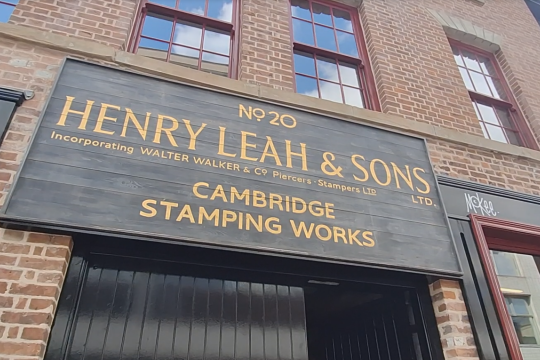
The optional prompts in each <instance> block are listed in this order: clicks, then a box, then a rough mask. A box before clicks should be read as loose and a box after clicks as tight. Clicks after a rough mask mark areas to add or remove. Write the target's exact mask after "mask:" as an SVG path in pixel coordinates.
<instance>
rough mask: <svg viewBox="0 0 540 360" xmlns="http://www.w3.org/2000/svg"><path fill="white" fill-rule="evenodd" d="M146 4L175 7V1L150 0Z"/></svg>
mask: <svg viewBox="0 0 540 360" xmlns="http://www.w3.org/2000/svg"><path fill="white" fill-rule="evenodd" d="M148 2H151V3H152V4H159V5H165V6H169V7H172V8H174V7H176V0H150V1H148Z"/></svg>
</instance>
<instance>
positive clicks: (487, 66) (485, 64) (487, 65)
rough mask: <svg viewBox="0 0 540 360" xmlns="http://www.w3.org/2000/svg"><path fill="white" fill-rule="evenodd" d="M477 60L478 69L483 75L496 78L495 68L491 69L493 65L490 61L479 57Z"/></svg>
mask: <svg viewBox="0 0 540 360" xmlns="http://www.w3.org/2000/svg"><path fill="white" fill-rule="evenodd" d="M478 60H479V61H480V67H481V68H482V71H483V72H484V74H488V75H491V76H494V77H498V76H497V72H496V71H495V68H494V67H493V64H492V63H491V60H489V59H488V58H487V57H484V56H481V55H479V56H478Z"/></svg>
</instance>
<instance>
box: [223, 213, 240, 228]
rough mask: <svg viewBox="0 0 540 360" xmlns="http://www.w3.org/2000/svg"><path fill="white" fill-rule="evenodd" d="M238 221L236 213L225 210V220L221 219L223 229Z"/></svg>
mask: <svg viewBox="0 0 540 360" xmlns="http://www.w3.org/2000/svg"><path fill="white" fill-rule="evenodd" d="M235 220H236V213H235V212H234V211H230V210H223V218H222V219H221V227H227V223H228V222H233V221H235Z"/></svg>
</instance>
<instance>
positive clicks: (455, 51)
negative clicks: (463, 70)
mask: <svg viewBox="0 0 540 360" xmlns="http://www.w3.org/2000/svg"><path fill="white" fill-rule="evenodd" d="M452 53H453V54H454V60H456V63H457V64H458V65H459V66H465V63H464V62H463V59H462V58H461V55H460V54H459V50H458V49H456V48H455V47H452Z"/></svg>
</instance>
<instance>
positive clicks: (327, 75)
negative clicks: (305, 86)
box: [317, 57, 339, 82]
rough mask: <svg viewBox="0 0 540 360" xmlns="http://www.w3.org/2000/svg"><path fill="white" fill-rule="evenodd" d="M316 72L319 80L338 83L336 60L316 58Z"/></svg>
mask: <svg viewBox="0 0 540 360" xmlns="http://www.w3.org/2000/svg"><path fill="white" fill-rule="evenodd" d="M317 71H318V75H319V78H320V79H325V80H331V81H335V82H339V76H338V70H337V65H336V60H333V59H327V58H323V57H317Z"/></svg>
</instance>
